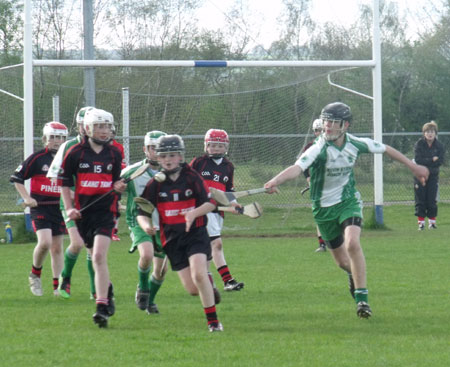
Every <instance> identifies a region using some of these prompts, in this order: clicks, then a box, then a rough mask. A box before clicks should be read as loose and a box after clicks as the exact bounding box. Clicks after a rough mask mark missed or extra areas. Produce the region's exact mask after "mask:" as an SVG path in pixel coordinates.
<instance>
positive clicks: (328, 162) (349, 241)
mask: <svg viewBox="0 0 450 367" xmlns="http://www.w3.org/2000/svg"><path fill="white" fill-rule="evenodd" d="M321 119H322V121H323V124H324V133H323V134H322V135H321V136H320V137H319V139H317V140H316V141H315V142H314V144H313V146H311V147H310V148H309V149H308V150H307V151H306V152H304V153H303V154H302V155H301V156H300V158H299V159H298V160H297V161H296V162H295V164H294V165H292V166H290V167H288V168H286V169H285V170H284V171H282V172H280V173H279V174H278V175H277V176H275V177H274V178H272V179H271V180H270V181H268V182H267V183H266V184H265V185H264V187H266V188H269V189H275V188H276V187H277V186H278V185H281V184H282V183H284V182H285V181H288V180H292V179H295V178H296V177H298V176H299V175H300V174H301V173H302V172H303V171H305V170H306V169H308V168H309V169H310V173H311V200H312V210H313V215H314V219H315V221H316V223H317V225H318V227H319V229H320V232H321V233H322V237H323V238H324V240H325V241H326V243H327V246H328V247H329V248H330V250H331V253H332V255H333V257H334V259H335V262H336V264H337V265H338V266H339V267H341V268H342V269H344V270H345V271H347V272H348V273H349V274H351V275H352V276H353V279H354V285H355V287H356V289H355V291H354V297H355V300H356V304H357V308H356V314H357V315H358V316H359V317H360V318H369V317H370V316H371V315H372V310H371V308H370V306H369V303H368V290H367V285H366V262H365V258H364V254H363V251H362V248H361V244H360V234H361V223H362V201H361V199H360V194H359V192H358V191H357V190H356V189H355V181H354V178H353V166H354V165H355V162H356V159H357V158H358V156H359V155H360V154H362V153H380V154H381V153H386V154H387V155H388V156H389V157H391V158H392V159H394V160H396V161H399V162H400V163H402V164H404V165H405V166H406V167H408V168H409V169H410V170H411V172H412V173H413V174H414V176H416V177H417V178H418V179H419V180H420V181H421V182H422V184H424V183H425V180H426V179H427V178H428V174H429V172H428V169H427V168H426V167H423V166H419V165H417V164H415V163H414V162H413V161H411V160H409V159H408V158H407V157H405V156H404V155H403V154H402V153H400V152H399V151H397V150H395V149H394V148H392V147H390V146H389V145H385V144H381V143H378V142H376V141H374V140H372V139H368V138H357V137H355V136H353V135H350V134H348V133H347V129H348V127H349V126H350V122H351V120H352V113H351V110H350V107H348V106H347V105H346V104H344V103H340V102H335V103H331V104H328V105H326V106H325V107H324V108H323V109H322V113H321ZM271 191H272V192H274V190H271Z"/></svg>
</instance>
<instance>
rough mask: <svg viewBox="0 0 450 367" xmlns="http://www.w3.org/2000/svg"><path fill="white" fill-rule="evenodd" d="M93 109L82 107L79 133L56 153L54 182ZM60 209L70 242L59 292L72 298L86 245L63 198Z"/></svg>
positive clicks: (89, 263) (81, 136) (50, 174)
mask: <svg viewBox="0 0 450 367" xmlns="http://www.w3.org/2000/svg"><path fill="white" fill-rule="evenodd" d="M91 109H93V107H83V108H81V109H80V110H79V111H78V113H77V116H76V122H77V128H78V135H77V136H76V137H75V138H73V139H71V140H68V141H66V142H65V143H64V144H62V145H61V146H60V147H59V149H58V152H57V153H56V155H55V158H53V161H52V164H51V166H50V169H49V170H48V173H47V177H48V178H50V179H51V180H52V181H53V182H56V180H57V179H58V177H59V176H60V174H61V165H62V162H63V159H64V156H65V154H66V153H67V151H68V150H69V149H70V148H71V147H72V146H74V145H76V144H79V143H81V141H82V140H83V139H84V137H85V135H86V133H85V131H84V126H83V122H84V115H85V113H86V111H89V110H91ZM71 189H72V200H73V193H74V190H75V187H72V188H71ZM60 210H61V212H62V215H63V218H64V220H65V221H66V228H67V232H68V234H69V239H70V244H69V246H68V247H67V248H66V251H65V252H64V268H63V270H62V272H61V277H60V280H59V288H58V290H59V294H60V295H61V297H63V298H66V299H67V298H70V286H71V278H72V271H73V268H74V267H75V264H76V262H77V259H78V255H79V254H80V252H81V250H82V249H83V247H84V241H83V239H82V238H81V236H80V233H79V232H78V228H77V226H76V224H75V221H73V220H70V218H68V217H67V213H66V210H65V209H64V202H63V200H62V198H61V202H60ZM91 255H92V252H91V249H87V268H88V272H89V279H90V285H91V297H92V298H95V283H94V276H95V273H94V267H93V265H92V257H91Z"/></svg>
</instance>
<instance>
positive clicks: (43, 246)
mask: <svg viewBox="0 0 450 367" xmlns="http://www.w3.org/2000/svg"><path fill="white" fill-rule="evenodd" d="M67 134H68V133H67V127H66V126H65V125H64V124H61V123H59V122H48V123H46V124H45V126H44V129H43V136H42V141H43V143H44V146H45V148H44V149H42V150H39V151H38V152H35V153H33V154H31V155H30V156H29V157H28V158H27V159H26V160H25V161H24V162H23V163H22V164H21V165H20V166H19V167H17V169H16V171H15V172H14V174H13V175H12V176H11V178H10V181H11V182H13V183H14V186H15V188H16V190H17V191H18V192H19V194H20V196H21V197H22V199H23V200H24V204H25V205H26V206H29V207H30V208H31V211H30V212H31V219H32V222H33V228H34V230H35V232H36V236H37V239H38V242H37V245H36V247H35V248H34V252H33V264H32V268H31V273H30V275H29V277H28V280H29V283H30V289H31V293H33V294H34V295H35V296H42V295H43V289H42V282H41V272H42V266H43V264H44V260H45V257H46V256H47V254H48V252H49V251H50V256H51V258H52V272H53V293H54V294H55V295H57V294H58V290H57V288H58V279H59V275H60V274H61V269H62V267H63V235H64V232H65V227H64V219H63V217H62V215H61V212H60V210H59V207H58V203H59V198H60V195H61V186H59V185H58V184H57V183H56V182H51V181H50V180H49V179H48V178H47V177H46V174H47V172H48V169H49V166H50V164H51V162H52V160H53V157H54V156H55V154H56V152H57V150H58V148H59V146H60V145H61V144H62V143H64V141H65V140H66V138H67ZM28 179H31V190H30V193H28V191H27V189H26V188H25V185H24V182H25V180H28Z"/></svg>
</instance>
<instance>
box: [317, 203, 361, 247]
mask: <svg viewBox="0 0 450 367" xmlns="http://www.w3.org/2000/svg"><path fill="white" fill-rule="evenodd" d="M362 209H363V204H362V201H361V200H359V199H357V198H352V199H349V200H345V201H343V202H341V203H339V204H336V205H333V206H330V207H327V208H314V209H313V215H314V220H315V221H316V223H317V226H318V227H319V230H320V234H321V235H322V238H323V239H324V240H325V241H331V240H334V239H335V238H336V237H338V236H340V235H341V234H342V223H343V222H344V221H345V220H346V219H348V218H352V217H358V218H361V219H362V218H363V213H362Z"/></svg>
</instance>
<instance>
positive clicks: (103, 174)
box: [62, 108, 126, 327]
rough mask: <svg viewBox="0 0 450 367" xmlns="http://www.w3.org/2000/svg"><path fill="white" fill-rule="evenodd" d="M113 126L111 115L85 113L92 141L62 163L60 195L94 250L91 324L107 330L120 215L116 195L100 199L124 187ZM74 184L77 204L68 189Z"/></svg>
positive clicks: (95, 111)
mask: <svg viewBox="0 0 450 367" xmlns="http://www.w3.org/2000/svg"><path fill="white" fill-rule="evenodd" d="M113 123H114V119H113V116H112V115H111V114H110V113H109V112H106V111H104V110H100V109H96V108H93V109H91V110H89V111H87V112H86V114H85V116H84V129H85V131H86V135H87V136H88V138H87V139H84V140H83V141H82V142H81V143H80V144H77V145H74V146H73V147H72V148H70V149H69V151H68V152H67V153H66V155H65V157H64V162H63V165H62V168H63V173H62V178H63V180H62V196H63V200H64V207H65V210H66V213H67V217H68V218H70V219H72V220H75V221H76V223H77V227H78V230H79V232H80V234H81V237H82V238H83V241H84V243H85V244H86V246H87V247H88V248H91V249H92V259H93V263H94V270H95V289H96V292H97V299H96V305H97V311H96V313H94V315H93V320H94V323H96V324H97V325H98V326H99V327H107V326H108V318H109V317H110V316H112V315H113V314H114V312H115V306H114V301H113V288H112V284H111V282H110V277H109V269H108V262H107V254H108V249H109V246H110V243H111V235H112V231H113V229H114V218H115V216H117V215H118V197H117V196H116V195H107V196H105V197H102V198H100V197H101V196H102V195H103V194H105V193H107V192H108V191H110V189H114V190H115V191H116V192H119V193H122V192H123V191H124V190H125V188H126V185H125V183H124V182H123V181H122V180H121V179H120V171H121V162H122V157H121V155H120V152H119V150H118V149H117V148H115V147H113V146H111V145H110V144H109V141H110V138H111V127H112V125H113ZM74 185H75V202H73V201H72V197H71V190H70V188H71V187H72V186H74ZM97 199H99V200H98V201H96V200H97ZM90 204H92V205H90ZM88 205H89V206H88ZM81 209H85V210H83V212H81Z"/></svg>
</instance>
